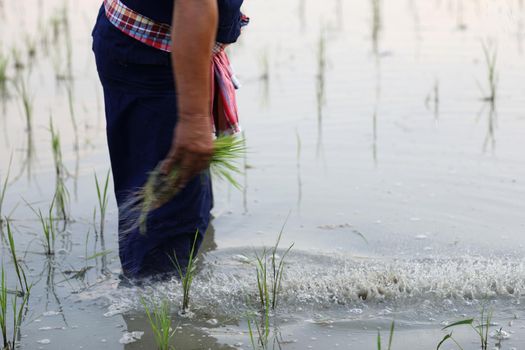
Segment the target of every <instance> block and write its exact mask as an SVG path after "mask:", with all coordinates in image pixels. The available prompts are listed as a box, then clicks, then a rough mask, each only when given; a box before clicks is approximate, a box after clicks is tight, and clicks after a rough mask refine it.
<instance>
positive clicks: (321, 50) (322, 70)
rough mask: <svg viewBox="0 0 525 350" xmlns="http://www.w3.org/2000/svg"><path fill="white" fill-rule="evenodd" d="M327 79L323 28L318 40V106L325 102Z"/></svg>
mask: <svg viewBox="0 0 525 350" xmlns="http://www.w3.org/2000/svg"><path fill="white" fill-rule="evenodd" d="M325 80H326V35H325V32H324V29H323V30H322V31H321V34H320V36H319V42H318V48H317V105H318V108H321V107H322V106H323V105H324V103H325ZM319 115H320V114H319Z"/></svg>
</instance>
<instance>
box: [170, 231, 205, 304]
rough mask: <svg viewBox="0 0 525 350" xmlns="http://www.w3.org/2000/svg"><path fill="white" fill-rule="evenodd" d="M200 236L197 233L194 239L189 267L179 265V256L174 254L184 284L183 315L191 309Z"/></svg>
mask: <svg viewBox="0 0 525 350" xmlns="http://www.w3.org/2000/svg"><path fill="white" fill-rule="evenodd" d="M198 235H199V232H198V231H197V232H196V233H195V238H194V239H193V244H192V246H191V251H190V256H189V258H188V265H187V266H186V267H184V266H182V265H181V264H180V263H179V260H178V259H177V254H176V253H175V252H174V253H173V259H172V262H173V264H174V265H175V268H176V269H177V272H178V274H179V277H180V279H181V283H182V308H181V313H182V314H185V313H186V312H187V311H188V310H189V307H190V292H191V285H192V283H193V278H194V277H195V271H196V267H197V266H196V264H195V263H196V262H197V258H196V257H195V245H196V244H197V238H198Z"/></svg>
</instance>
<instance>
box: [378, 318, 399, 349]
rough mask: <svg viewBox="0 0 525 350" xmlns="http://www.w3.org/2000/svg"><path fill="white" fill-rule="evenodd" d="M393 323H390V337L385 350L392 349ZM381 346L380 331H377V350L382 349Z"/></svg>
mask: <svg viewBox="0 0 525 350" xmlns="http://www.w3.org/2000/svg"><path fill="white" fill-rule="evenodd" d="M395 326H396V325H395V322H394V321H392V323H391V324H390V335H389V337H388V347H387V350H391V349H392V342H393V341H394V329H395ZM382 345H383V342H382V340H381V332H380V331H377V350H381V349H382Z"/></svg>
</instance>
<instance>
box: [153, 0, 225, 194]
mask: <svg viewBox="0 0 525 350" xmlns="http://www.w3.org/2000/svg"><path fill="white" fill-rule="evenodd" d="M217 20H218V13H217V1H216V0H176V2H175V9H174V11H173V29H172V42H173V50H172V51H173V52H172V62H173V71H174V74H175V84H176V89H177V100H178V112H179V120H178V123H177V126H176V128H175V132H174V142H173V144H172V147H171V150H170V152H169V154H168V156H167V157H166V159H165V161H164V162H163V165H162V171H163V172H164V173H167V172H169V171H170V170H171V169H172V168H173V166H174V165H175V164H177V165H178V166H179V167H180V169H181V173H180V176H179V179H180V181H179V182H178V184H177V185H178V186H183V185H184V184H185V183H186V182H187V181H188V180H189V179H190V178H191V177H193V176H194V175H196V174H197V173H199V172H200V171H202V170H204V169H206V168H207V167H208V165H209V161H210V158H211V155H212V152H213V143H212V130H211V120H210V113H211V111H210V108H211V107H210V101H211V91H210V84H211V82H210V78H211V77H210V74H211V71H210V69H211V66H210V64H211V54H212V48H213V45H214V43H215V35H216V30H217Z"/></svg>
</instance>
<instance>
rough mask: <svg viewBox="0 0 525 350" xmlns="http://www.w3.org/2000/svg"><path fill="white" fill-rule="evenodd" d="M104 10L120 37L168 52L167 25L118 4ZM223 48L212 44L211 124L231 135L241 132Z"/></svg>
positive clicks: (112, 1)
mask: <svg viewBox="0 0 525 350" xmlns="http://www.w3.org/2000/svg"><path fill="white" fill-rule="evenodd" d="M104 9H105V12H106V17H107V19H108V20H109V22H111V24H113V25H114V26H115V27H116V28H117V29H119V30H120V31H121V32H123V33H124V34H126V35H128V36H130V37H132V38H134V39H136V40H138V41H140V42H142V43H144V44H146V45H148V46H151V47H154V48H156V49H159V50H162V51H165V52H171V26H170V25H168V24H165V23H157V22H155V21H153V20H152V19H150V18H148V17H146V16H143V15H141V14H140V13H138V12H136V11H133V10H132V9H130V8H129V7H127V6H126V5H124V4H123V3H122V2H121V1H120V0H104ZM248 21H249V19H248V17H246V16H244V15H243V17H242V18H241V22H242V25H246V24H248ZM226 46H227V45H225V44H222V43H215V46H214V48H213V58H212V65H211V81H212V86H211V91H212V102H211V103H212V105H211V110H212V115H211V120H212V123H213V127H214V132H215V133H216V134H235V133H238V132H240V131H241V129H240V126H239V116H238V111H237V101H236V97H235V89H237V88H238V85H237V83H236V78H235V75H234V74H233V71H232V69H231V66H230V61H229V59H228V56H227V55H226V52H225V51H224V48H225V47H226Z"/></svg>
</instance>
